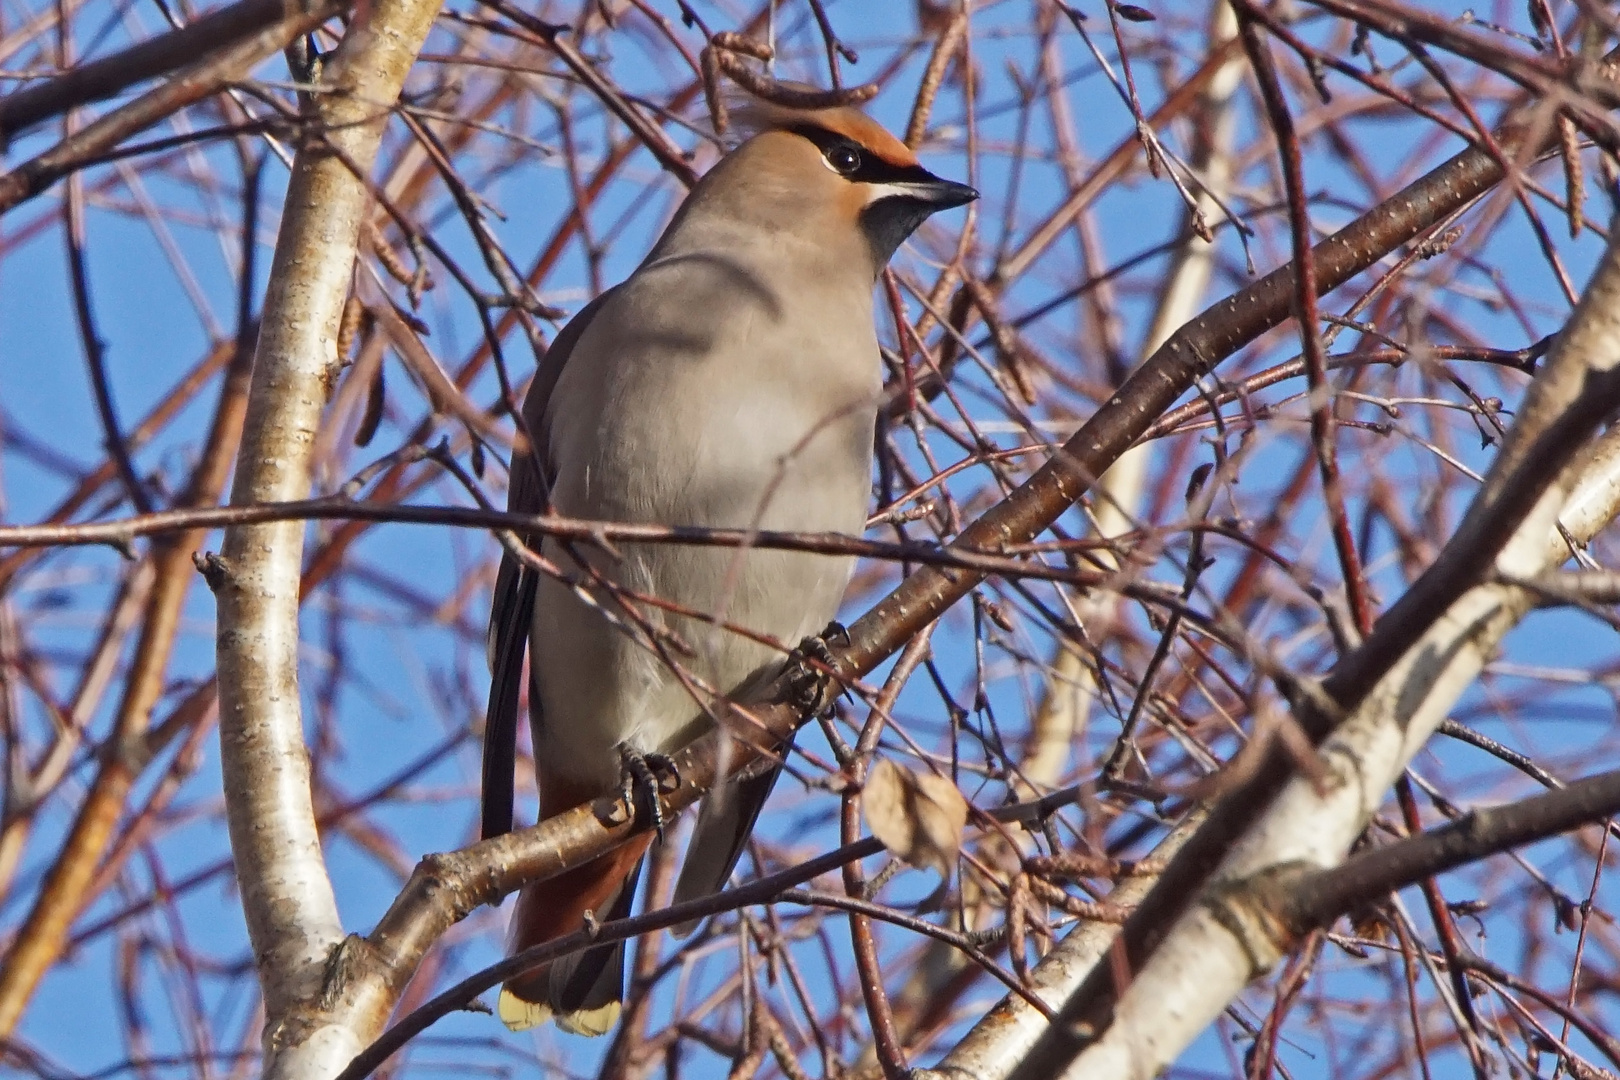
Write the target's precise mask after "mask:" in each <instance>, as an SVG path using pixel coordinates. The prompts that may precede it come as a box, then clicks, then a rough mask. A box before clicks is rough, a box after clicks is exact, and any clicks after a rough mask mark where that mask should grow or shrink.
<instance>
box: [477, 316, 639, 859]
mask: <svg viewBox="0 0 1620 1080" xmlns="http://www.w3.org/2000/svg"><path fill="white" fill-rule="evenodd" d="M612 294H613V290H612V289H609V290H608V291H607V292H604V293H603V294H602V295H601V296H598V297H597V298H596V299H595V300H592V301H591V302H590V303H589V304H586V305H585V307H584V308H582V309H580V312H579V314H577V315H575V316H574V317H573V318H572V319H570V320H569V322H568V325H567V326H564V327H563V328H562V330H561V332H559V333H558V334H557V338H556V340H555V341H553V342H552V343H551V348H549V349H547V350H546V355H545V356H544V357H543V358H542V359H541V361H540V367H539V369H538V370H536V371H535V373H534V381H533V382H532V383H530V384H529V392H528V394H527V396H525V397H524V399H523V420H524V423H525V424H526V426H527V427H528V429H529V438H530V439H532V440H533V445H534V449H533V451H532V452H531V453H529V454H527V455H522V454H514V455H513V460H512V476H511V483H510V486H509V488H508V492H507V498H506V508H507V509H508V510H510V511H512V512H513V513H519V514H538V513H542V512H544V511H545V509H546V504H547V502H548V501H549V493H550V490H551V468H550V465H549V463H548V461H547V445H548V443H549V442H550V440H549V439H548V438H547V433H546V406H547V405H548V404H549V402H550V401H551V394H552V391H553V390H555V389H556V387H557V380H558V379H559V378H560V377H561V376H562V371H563V366H564V365H565V364H567V363H568V357H569V356H570V355H571V354H572V353H573V351H574V346H575V345H576V344H577V343H578V342H579V339H580V336H581V335H582V334H584V333H585V328H586V327H587V326H589V325H590V322H591V320H592V319H594V318H595V317H596V315H597V313H598V312H599V311H600V310H601V309H602V304H603V302H604V301H605V300H607V298H608V297H609V296H611V295H612ZM535 539H536V538H534V537H531V536H524V537H523V541H524V543H526V544H531V545H532V543H533V541H534V540H535ZM536 583H537V577H536V573H535V571H534V570H532V569H530V568H529V567H527V566H524V565H523V564H522V563H521V562H519V561H518V560H517V559H515V558H513V557H512V555H511V554H510V553H507V554H503V555H502V556H501V568H500V571H499V572H498V573H497V574H496V576H495V595H494V596H493V597H492V598H491V600H490V608H489V634H488V636H487V638H486V639H485V646H486V648H487V650H488V655H489V671H490V682H489V707H488V708H487V709H486V710H485V712H484V770H483V837H484V839H486V840H488V839H489V838H490V837H492V836H500V835H501V834H502V833H508V832H511V831H512V801H513V774H514V773H515V771H516V769H517V725H518V715H517V714H518V699H519V698H520V697H521V696H522V690H523V658H524V654H525V653H527V651H528V646H529V627H530V626H531V625H532V624H533V622H534V592H535V585H536ZM529 708H530V712H531V713H533V712H535V711H536V710H538V708H539V703H538V702H537V701H535V700H533V699H532V696H531V700H530V704H529Z"/></svg>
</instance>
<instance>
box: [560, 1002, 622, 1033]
mask: <svg viewBox="0 0 1620 1080" xmlns="http://www.w3.org/2000/svg"><path fill="white" fill-rule="evenodd" d="M618 1022H619V1003H618V1002H617V1001H610V1002H608V1003H607V1004H606V1005H603V1006H600V1007H599V1008H595V1009H580V1010H579V1011H578V1012H571V1013H558V1014H557V1026H558V1027H560V1028H562V1029H563V1030H564V1031H566V1032H568V1033H569V1034H570V1035H589V1036H591V1037H593V1038H594V1037H596V1036H597V1035H606V1034H607V1033H608V1032H610V1031H612V1030H613V1025H614V1024H617V1023H618Z"/></svg>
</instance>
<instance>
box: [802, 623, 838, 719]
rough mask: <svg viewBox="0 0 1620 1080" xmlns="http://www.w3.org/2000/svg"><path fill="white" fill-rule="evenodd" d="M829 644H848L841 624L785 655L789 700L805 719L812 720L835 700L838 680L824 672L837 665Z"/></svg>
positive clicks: (830, 627) (809, 638) (807, 640)
mask: <svg viewBox="0 0 1620 1080" xmlns="http://www.w3.org/2000/svg"><path fill="white" fill-rule="evenodd" d="M829 641H836V642H838V643H839V644H841V645H848V644H849V631H848V630H847V629H845V627H844V624H843V623H840V622H830V623H828V624H827V628H826V629H825V630H823V631H822V632H821V633H820V634H817V635H816V636H815V637H807V638H805V639H804V640H803V641H801V642H799V647H798V648H797V649H794V650H793V651H792V652H790V653H788V667H787V685H788V700H789V701H790V702H791V703H792V704H793V706H794V707H795V708H797V709H799V710H800V711H801V712H803V713H805V714H806V715H810V716H814V715H816V714H818V713H820V712H821V711H822V710H824V709H828V708H831V707H832V703H833V701H834V699H836V698H837V697H838V686H837V680H836V678H835V677H834V676H833V675H832V673H831V672H830V671H828V670H827V669H829V668H833V667H834V666H835V665H836V659H835V658H834V656H833V654H832V649H830V648H829V647H828V645H827V643H828V642H829ZM818 665H820V666H818Z"/></svg>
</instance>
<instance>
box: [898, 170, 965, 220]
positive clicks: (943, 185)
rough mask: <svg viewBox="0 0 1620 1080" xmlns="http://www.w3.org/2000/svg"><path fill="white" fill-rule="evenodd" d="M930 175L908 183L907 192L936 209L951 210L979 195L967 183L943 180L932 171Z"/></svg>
mask: <svg viewBox="0 0 1620 1080" xmlns="http://www.w3.org/2000/svg"><path fill="white" fill-rule="evenodd" d="M929 176H930V178H929V179H928V180H919V181H916V182H915V183H909V184H907V185H906V188H907V191H906V194H908V195H910V196H911V197H912V198H914V199H916V200H918V201H919V202H924V203H927V204H928V205H929V206H930V207H932V208H933V209H934V210H935V211H939V210H949V209H950V208H951V207H953V206H966V205H967V204H968V203H970V202H972V201H973V200H974V199H977V198H978V197H979V193H978V191H977V190H975V189H974V188H971V187H969V186H968V185H966V184H958V183H957V182H956V181H954V180H943V179H941V178H939V177H937V176H934V175H933V174H931V173H930V174H929Z"/></svg>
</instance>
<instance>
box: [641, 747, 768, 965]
mask: <svg viewBox="0 0 1620 1080" xmlns="http://www.w3.org/2000/svg"><path fill="white" fill-rule="evenodd" d="M792 745H793V744H792V742H791V741H789V742H788V743H786V744H784V746H783V747H782V748H781V750H780V752H781V753H782V755H783V756H784V757H785V756H786V755H787V748H788V747H791V746H792ZM781 772H782V767H781V766H780V765H778V766H776V767H775V768H772V769H769V770H767V771H766V772H764V773H762V774H761V775H759V776H756V777H753V778H751V779H748V780H737V781H734V782H732V783H731V784H729V785H727V787H725V788H724V789H721V790H716V791H713V792H710V793H709V795H708V796H707V797H705V798H704V800H703V805H702V807H701V808H700V809H699V810H698V819H697V824H696V825H695V826H693V828H692V840H691V842H690V843H689V844H687V846H686V862H685V864H684V865H683V866H682V867H681V876H680V880H678V881H677V882H676V883H675V897H674V899H673V900H672V901H671V903H675V904H681V903H685V902H686V901H688V900H696V899H699V898H700V897H704V896H710V895H712V894H714V893H717V892H719V891H720V890H721V889H723V888H724V887H725V884H726V882H727V881H729V880H730V879H731V871H732V870H733V869H734V868H735V867H736V865H737V860H738V859H740V858H742V853H743V848H744V847H746V846H747V845H748V836H749V834H750V833H752V832H753V831H754V822H755V821H757V820H759V812H760V810H761V808H763V807H764V805H765V800H766V799H767V798H769V797H770V794H771V788H772V787H773V786H775V784H776V778H777V776H778V775H779V774H780V773H781ZM702 921H703V920H702V919H691V920H689V921H687V922H684V923H681V924H679V925H677V926H675V927H672V930H673V931H674V933H675V934H676V935H677V936H680V937H685V936H686V935H687V934H690V933H691V932H692V931H693V930H695V929H697V926H698V923H700V922H702Z"/></svg>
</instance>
